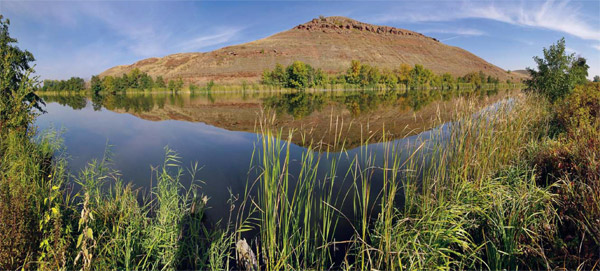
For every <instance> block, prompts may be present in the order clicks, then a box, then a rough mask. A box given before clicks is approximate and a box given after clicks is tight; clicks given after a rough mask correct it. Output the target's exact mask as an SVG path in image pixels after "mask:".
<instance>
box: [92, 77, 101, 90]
mask: <svg viewBox="0 0 600 271" xmlns="http://www.w3.org/2000/svg"><path fill="white" fill-rule="evenodd" d="M90 89H91V90H92V93H94V94H98V93H99V92H100V91H102V80H100V77H99V76H98V75H94V76H92V80H90Z"/></svg>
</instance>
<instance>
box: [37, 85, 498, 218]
mask: <svg viewBox="0 0 600 271" xmlns="http://www.w3.org/2000/svg"><path fill="white" fill-rule="evenodd" d="M506 95H507V93H505V92H503V91H501V93H491V94H490V95H487V94H486V95H483V94H479V95H476V96H475V97H471V98H474V99H477V100H478V102H479V103H481V105H482V106H483V105H486V104H491V103H493V102H495V101H497V100H499V99H501V98H503V97H505V96H506ZM42 98H44V100H45V101H46V103H47V105H46V111H47V113H46V114H43V115H41V116H40V117H39V118H38V119H37V123H36V124H37V126H38V127H39V129H40V130H44V129H48V128H51V127H54V128H55V129H63V130H64V132H63V138H64V141H65V147H66V151H67V153H68V155H69V157H70V158H69V159H70V160H69V167H70V170H71V172H73V173H76V172H78V171H79V170H80V169H82V168H83V167H84V166H85V165H86V164H87V163H88V162H89V161H91V160H92V159H100V158H102V156H103V155H104V153H105V151H106V150H107V148H108V149H109V150H110V152H111V153H112V160H113V162H114V168H115V169H117V170H119V171H120V173H121V178H122V179H123V180H124V181H125V182H132V183H133V184H134V185H135V186H136V187H141V188H145V189H146V190H147V188H149V187H151V184H152V181H151V180H152V179H155V178H152V175H153V174H152V172H151V166H154V167H156V166H158V165H161V164H162V162H163V161H164V156H165V146H168V147H169V148H171V149H173V150H175V151H176V152H177V153H178V154H179V156H181V157H182V158H181V162H182V165H183V166H184V167H189V166H191V165H192V164H193V163H195V162H197V163H198V165H200V166H201V167H202V169H201V170H200V172H199V173H198V175H197V176H196V178H197V179H200V180H202V181H203V184H202V188H203V190H202V192H203V193H204V194H206V195H207V196H208V197H209V198H210V201H209V205H210V207H211V209H210V210H209V211H208V213H207V215H208V217H209V219H211V220H212V221H216V220H218V219H220V218H222V217H223V216H224V215H225V214H227V213H228V210H229V208H228V206H227V200H228V199H229V191H230V190H231V191H232V192H233V193H234V194H243V191H244V189H245V186H246V183H247V181H248V180H250V181H252V180H254V179H255V178H256V172H254V171H253V170H251V158H252V154H253V151H254V150H255V146H257V144H260V143H259V142H258V139H259V133H257V132H256V131H257V128H256V127H257V123H258V121H259V120H260V119H262V118H264V116H274V117H273V118H269V119H270V122H272V125H273V126H274V127H275V128H278V129H281V131H283V133H284V136H285V135H286V134H287V131H288V130H289V129H294V130H295V131H296V132H295V133H294V135H296V136H294V137H293V138H292V142H293V143H294V144H292V146H291V158H292V161H295V162H297V161H298V160H300V158H301V154H302V152H303V151H306V148H305V146H306V145H307V143H304V142H305V141H307V139H308V138H312V139H314V140H317V141H322V142H323V145H324V146H335V145H336V139H335V137H334V136H332V134H333V132H331V131H335V127H336V123H337V127H343V132H342V134H343V136H344V137H346V139H347V140H346V142H347V143H346V149H348V151H347V153H348V156H350V157H352V156H353V155H354V154H356V153H359V152H360V142H362V141H364V139H365V138H367V137H372V139H371V141H370V142H377V141H378V140H379V138H380V137H381V131H382V130H383V127H385V131H386V134H387V135H391V136H392V138H393V139H395V140H396V141H395V142H396V143H397V144H398V146H400V147H402V148H404V149H407V150H410V149H411V148H414V147H415V146H416V145H418V142H420V140H421V139H423V138H427V137H428V134H429V133H431V131H428V130H430V129H432V128H434V127H438V128H437V129H447V126H437V125H439V124H440V123H443V122H446V121H449V120H450V117H451V115H452V111H453V110H455V108H456V103H457V101H458V100H461V99H462V98H457V97H442V96H437V97H409V96H407V95H402V94H395V93H377V92H368V91H362V92H356V91H352V92H316V93H310V92H308V93H277V92H274V93H252V92H249V93H247V92H244V93H210V94H206V93H205V94H197V95H194V94H170V93H169V94H167V93H142V94H128V95H116V96H104V97H100V96H96V97H84V96H77V95H45V96H42ZM272 114H273V115H272ZM342 123H343V124H342ZM299 134H306V135H308V136H307V137H305V138H304V140H303V138H302V137H300V136H298V135H299ZM337 145H340V144H337ZM371 149H372V150H373V151H378V150H380V149H381V146H379V145H378V144H374V145H372V147H371ZM330 150H331V151H332V152H338V151H340V147H339V146H338V147H331V148H330ZM407 153H408V151H407ZM292 164H293V163H292ZM322 166H323V167H327V163H326V162H324V163H322ZM345 166H347V165H345ZM343 167H344V165H343V164H342V165H341V170H345V169H343ZM295 172H297V168H294V166H293V165H292V169H291V173H292V175H293V174H294V173H295ZM374 178H375V179H376V178H377V176H375V177H374ZM183 181H184V184H185V185H189V182H190V180H189V179H184V180H183ZM373 185H375V186H377V182H373Z"/></svg>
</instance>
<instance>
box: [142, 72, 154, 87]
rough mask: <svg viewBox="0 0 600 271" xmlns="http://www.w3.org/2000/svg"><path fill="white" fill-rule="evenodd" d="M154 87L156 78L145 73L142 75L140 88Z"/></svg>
mask: <svg viewBox="0 0 600 271" xmlns="http://www.w3.org/2000/svg"><path fill="white" fill-rule="evenodd" d="M153 87H154V80H152V76H150V75H148V74H147V73H144V74H142V75H141V76H140V88H142V89H147V90H150V89H152V88H153Z"/></svg>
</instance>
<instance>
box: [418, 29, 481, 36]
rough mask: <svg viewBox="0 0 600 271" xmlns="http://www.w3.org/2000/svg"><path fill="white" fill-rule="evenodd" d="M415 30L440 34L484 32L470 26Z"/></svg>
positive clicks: (474, 33) (468, 34)
mask: <svg viewBox="0 0 600 271" xmlns="http://www.w3.org/2000/svg"><path fill="white" fill-rule="evenodd" d="M417 32H421V33H441V34H456V35H459V36H483V35H485V34H486V33H485V32H484V31H481V30H478V29H471V28H454V29H450V28H435V29H424V30H419V31H417Z"/></svg>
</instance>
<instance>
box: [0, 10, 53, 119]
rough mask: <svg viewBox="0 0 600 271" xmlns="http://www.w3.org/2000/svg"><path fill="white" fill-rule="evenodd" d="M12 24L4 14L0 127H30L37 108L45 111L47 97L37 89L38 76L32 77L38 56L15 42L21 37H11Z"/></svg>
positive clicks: (0, 25)
mask: <svg viewBox="0 0 600 271" xmlns="http://www.w3.org/2000/svg"><path fill="white" fill-rule="evenodd" d="M9 24H10V21H9V20H8V19H6V20H4V19H3V16H2V15H0V130H3V129H4V128H9V129H10V128H17V127H24V126H25V127H26V126H27V125H29V123H30V122H31V121H32V119H33V116H34V112H33V111H32V109H33V108H37V109H39V110H40V111H42V112H43V110H42V108H41V104H43V101H42V100H41V99H40V98H39V97H38V96H37V95H36V94H35V93H34V92H33V90H34V88H35V85H36V84H37V80H36V78H31V77H30V75H31V73H33V67H32V66H31V65H30V63H31V62H33V61H34V60H35V59H34V57H33V54H31V53H30V52H28V51H27V50H25V51H23V50H21V49H19V47H17V46H16V45H15V43H16V42H17V40H16V39H14V38H12V37H10V35H9V32H8V26H9Z"/></svg>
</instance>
